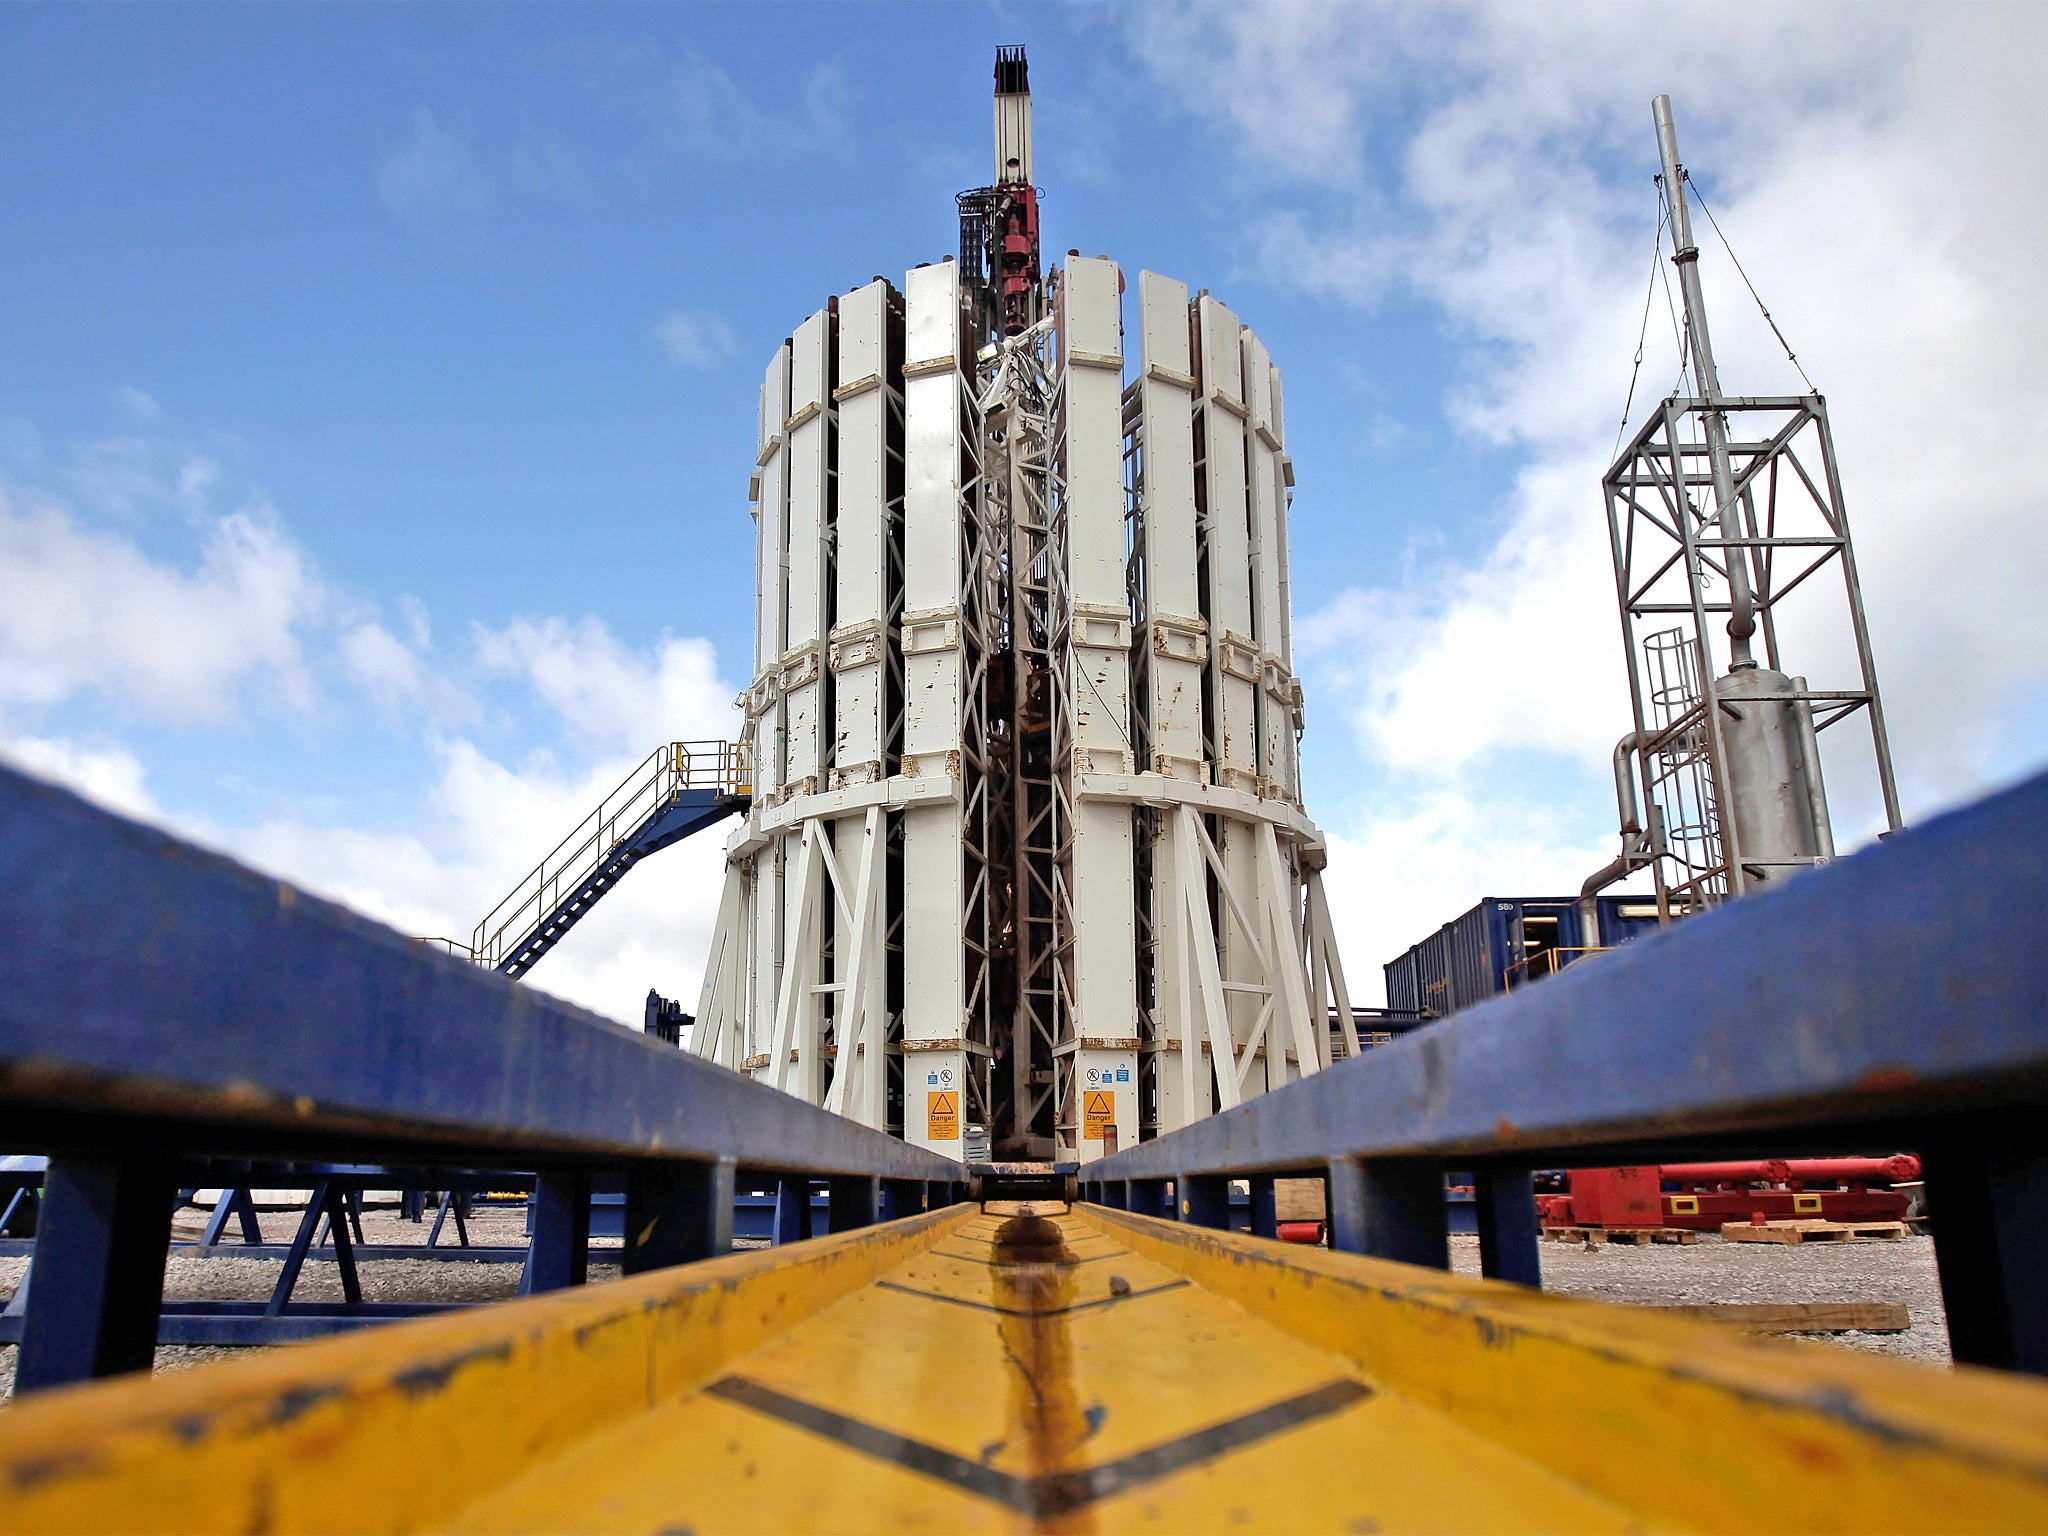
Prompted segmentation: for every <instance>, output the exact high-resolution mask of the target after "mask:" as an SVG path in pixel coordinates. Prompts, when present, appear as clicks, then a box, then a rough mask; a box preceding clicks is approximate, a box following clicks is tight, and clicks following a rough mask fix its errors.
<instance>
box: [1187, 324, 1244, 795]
mask: <svg viewBox="0 0 2048 1536" xmlns="http://www.w3.org/2000/svg"><path fill="white" fill-rule="evenodd" d="M1195 312H1196V321H1197V323H1196V336H1197V339H1198V341H1199V343H1200V346H1201V354H1200V356H1199V357H1198V358H1197V362H1198V364H1199V366H1200V375H1199V377H1200V383H1201V391H1202V394H1201V406H1200V410H1201V413H1202V420H1203V427H1204V444H1203V462H1202V499H1203V534H1204V537H1205V539H1206V548H1207V552H1208V557H1209V558H1208V589H1207V590H1206V591H1205V592H1204V593H1203V594H1202V607H1203V613H1204V615H1205V616H1206V617H1207V619H1208V621H1209V677H1210V689H1211V692H1212V695H1213V697H1214V701H1215V709H1216V714H1215V716H1214V717H1213V718H1212V719H1211V720H1210V721H1209V734H1210V736H1211V738H1212V741H1213V745H1214V748H1215V753H1216V759H1215V762H1214V764H1213V766H1212V770H1211V772H1212V777H1213V778H1214V780H1215V782H1216V783H1218V784H1220V785H1223V786H1224V787H1225V788H1229V789H1243V790H1248V791H1251V792H1254V793H1256V792H1257V789H1258V751H1257V744H1256V743H1257V729H1258V722H1257V719H1256V711H1255V703H1254V699H1255V692H1256V688H1257V683H1258V675H1259V666H1258V646H1257V642H1256V641H1255V640H1254V639H1253V638H1252V593H1251V547H1250V546H1251V535H1250V528H1249V525H1248V522H1247V517H1246V508H1245V463H1244V422H1245V417H1246V414H1247V412H1246V408H1245V405H1244V365H1243V358H1242V354H1241V351H1240V348H1239V344H1238V323H1237V316H1235V315H1234V314H1232V313H1231V312H1230V311H1229V310H1228V309H1226V308H1225V307H1224V306H1223V305H1221V304H1219V303H1217V302H1216V301H1215V300H1214V299H1211V298H1207V297H1204V298H1202V299H1199V300H1197V301H1196V304H1195Z"/></svg>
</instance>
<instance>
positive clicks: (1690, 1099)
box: [1082, 775, 2048, 1371]
mask: <svg viewBox="0 0 2048 1536" xmlns="http://www.w3.org/2000/svg"><path fill="white" fill-rule="evenodd" d="M2044 1106H2048V775H2044V776H2042V777H2038V778H2035V779H2033V780H2030V781H2029V782H2027V783H2025V784H2022V785H2020V786H2018V787H2017V788H2015V789H2012V790H2009V791H2007V792H2005V793H2003V794H2000V795H1996V796H1994V797H1992V798H1990V799H1988V800H1985V801H1983V802H1981V803H1979V804H1977V805H1975V806H1972V807H1970V808H1968V809H1967V810H1964V811H1960V812H1957V813H1954V814H1952V815H1948V816H1944V817H1940V818H1938V819H1936V820H1934V821H1931V822H1928V823H1927V824H1925V825H1924V826H1921V827H1918V828H1916V829H1913V830H1911V831H1908V832H1904V833H1901V834H1899V835H1898V836H1896V837H1895V838H1892V839H1890V840H1889V841H1888V842H1887V843H1885V844H1884V845H1883V846H1882V847H1878V848H1872V849H1869V850H1866V851H1864V852H1862V853H1859V854H1857V855H1856V856H1854V857H1853V858H1849V859H1844V860H1841V861H1839V862H1838V863H1836V864H1834V865H1833V866H1831V867H1828V868H1825V869H1820V870H1816V871H1813V872H1812V873H1810V874H1805V875H1802V876H1800V877H1799V878H1798V879H1796V880H1792V881H1788V882H1787V883H1786V884H1785V885H1784V886H1783V887H1782V888H1781V889H1778V890H1773V891H1768V892H1764V893H1760V894H1757V895H1754V896H1748V897H1745V898H1743V899H1742V900H1741V901H1739V902H1734V903H1731V904H1730V905H1728V906H1726V907H1723V908H1721V909H1719V910H1717V911H1714V912H1711V913H1708V914H1706V915H1703V916H1700V917H1696V918H1692V919H1690V920H1688V921H1687V922H1685V923H1683V924H1680V925H1679V926H1677V927H1675V928H1673V929H1671V930H1669V931H1667V932H1664V933H1659V934H1655V935H1651V936H1648V937H1644V938H1640V939H1636V940H1632V941H1631V942H1630V943H1628V944H1627V945H1625V946H1623V947H1622V948H1621V949H1619V950H1617V951H1615V952H1614V953H1612V954H1608V955H1603V956H1600V957H1598V959H1597V960H1595V961H1593V962H1588V963H1583V964H1579V965H1573V966H1570V967H1567V968H1566V969H1565V970H1564V971H1563V972H1562V973H1561V974H1559V975H1557V976H1553V977H1549V978H1546V979H1545V980H1544V981H1543V982H1542V983H1541V984H1540V985H1535V986H1530V987H1526V988H1520V989H1517V990H1516V991H1515V992H1513V993H1512V994H1510V995H1508V996H1506V997H1503V998H1500V999H1498V1000H1496V1001H1494V1002H1490V1003H1486V1004H1482V1005H1480V1006H1478V1007H1474V1008H1472V1009H1469V1010H1467V1011H1465V1012H1462V1013H1460V1014H1458V1015H1457V1016H1456V1017H1454V1018H1452V1019H1448V1020H1446V1021H1444V1022H1443V1023H1441V1024H1437V1025H1433V1026H1431V1027H1430V1028H1429V1029H1426V1030H1422V1031H1419V1032H1417V1033H1416V1034H1414V1035H1411V1036H1408V1037H1406V1038H1404V1039H1401V1040H1398V1041H1395V1042H1393V1043H1392V1044H1390V1045H1387V1046H1383V1047H1381V1048H1380V1049H1378V1050H1374V1051H1371V1052H1368V1053H1366V1054H1365V1055H1363V1056H1361V1057H1359V1058H1357V1059H1356V1060H1352V1061H1346V1062H1342V1063H1339V1064H1338V1065H1337V1066H1336V1067H1334V1068H1333V1069H1331V1070H1330V1071H1327V1072H1322V1073H1318V1074H1317V1075H1316V1076H1314V1077H1312V1078H1309V1079H1307V1080H1306V1081H1304V1082H1301V1083H1297V1084H1294V1085H1292V1086H1290V1087H1288V1088H1286V1089H1283V1090H1281V1091H1279V1092H1277V1093H1271V1094H1266V1095H1264V1096H1262V1097H1260V1098H1257V1099H1254V1100H1253V1101H1251V1102H1250V1103H1249V1104H1246V1105H1243V1106H1241V1107H1240V1108H1238V1109H1235V1110H1232V1111H1230V1112H1228V1113H1226V1114H1222V1115H1217V1116H1215V1117H1213V1118H1211V1119H1208V1120H1203V1121H1200V1122H1198V1123H1196V1124H1195V1125H1192V1126H1190V1127H1188V1128H1187V1129H1185V1130H1182V1131H1179V1132H1176V1133H1175V1134H1173V1135H1171V1136H1166V1137H1162V1138H1160V1139H1159V1140H1156V1141H1151V1142H1146V1143H1143V1144H1141V1145H1139V1146H1136V1147H1131V1148H1128V1149H1126V1150H1124V1151H1121V1152H1118V1153H1116V1154H1114V1155H1113V1156H1110V1157H1107V1158H1103V1159H1101V1160H1100V1161H1098V1162H1095V1163H1091V1164H1089V1165H1087V1167H1086V1168H1085V1169H1084V1170H1083V1173H1082V1178H1083V1180H1084V1184H1085V1192H1086V1193H1088V1194H1089V1195H1090V1196H1091V1197H1097V1198H1100V1197H1102V1196H1104V1195H1105V1193H1107V1192H1109V1191H1110V1190H1113V1189H1116V1186H1128V1189H1127V1191H1125V1190H1116V1193H1114V1194H1110V1195H1109V1198H1110V1199H1112V1200H1115V1199H1116V1198H1118V1197H1119V1196H1121V1197H1122V1198H1124V1199H1127V1200H1128V1201H1129V1203H1130V1206H1131V1208H1132V1209H1138V1208H1141V1206H1143V1207H1145V1208H1150V1205H1151V1203H1152V1202H1153V1201H1154V1200H1155V1199H1156V1196H1154V1195H1153V1194H1152V1191H1153V1190H1154V1189H1156V1188H1159V1187H1161V1186H1162V1183H1163V1181H1165V1180H1175V1181H1179V1182H1180V1183H1182V1184H1187V1183H1190V1182H1192V1181H1195V1180H1206V1179H1213V1178H1216V1177H1225V1176H1228V1177H1244V1176H1246V1175H1249V1174H1253V1173H1260V1174H1265V1173H1273V1174H1289V1173H1292V1174H1302V1173H1323V1174H1325V1176H1326V1177H1327V1178H1328V1180H1329V1184H1330V1219H1331V1227H1332V1236H1333V1241H1335V1242H1336V1243H1337V1245H1338V1246H1340V1247H1346V1248H1356V1249H1358V1250H1360V1251H1365V1252H1373V1253H1381V1254H1386V1255H1389V1256H1393V1257H1404V1258H1415V1259H1417V1260H1419V1261H1421V1262H1427V1263H1438V1264H1440V1263H1442V1262H1443V1259H1442V1256H1441V1255H1442V1253H1443V1248H1442V1241H1443V1239H1442V1223H1443V1200H1442V1194H1441V1178H1442V1172H1443V1169H1444V1168H1445V1167H1446V1166H1456V1167H1461V1168H1462V1167H1471V1168H1474V1169H1475V1170H1477V1171H1478V1174H1479V1177H1480V1180H1481V1183H1480V1188H1481V1190H1482V1191H1484V1200H1485V1205H1486V1207H1487V1210H1486V1212H1485V1213H1484V1215H1483V1217H1482V1222H1481V1235H1482V1239H1483V1240H1486V1241H1485V1242H1484V1247H1485V1248H1487V1249H1490V1250H1491V1253H1490V1255H1489V1264H1488V1268H1489V1270H1490V1271H1491V1272H1493V1273H1495V1274H1500V1275H1507V1276H1513V1277H1516V1278H1523V1277H1531V1278H1533V1275H1534V1272H1535V1262H1534V1247H1533V1245H1534V1240H1535V1235H1534V1227H1533V1210H1532V1209H1529V1208H1527V1207H1525V1206H1524V1204H1523V1201H1524V1199H1525V1195H1524V1193H1523V1181H1524V1180H1525V1178H1526V1173H1527V1170H1529V1169H1531V1168H1533V1167H1536V1166H1557V1165H1558V1164H1559V1163H1561V1162H1565V1161H1570V1162H1574V1163H1579V1164H1598V1163H1602V1162H1609V1163H1626V1162H1640V1161H1655V1160H1657V1159H1659V1158H1664V1159H1673V1158H1676V1157H1682V1156H1688V1155H1698V1154H1717V1153H1718V1154H1725V1153H1729V1152H1734V1151H1736V1150H1740V1149H1744V1148H1754V1147H1759V1146H1761V1147H1762V1148H1764V1149H1766V1150H1768V1151H1770V1152H1772V1153H1776V1154H1783V1153H1787V1152H1792V1151H1804V1150H1813V1151H1828V1150H1844V1149H1852V1148H1853V1149H1861V1150H1867V1149H1868V1148H1870V1147H1873V1146H1878V1147H1882V1148H1885V1149H1891V1148H1894V1147H1901V1148H1907V1149H1912V1150H1919V1151H1921V1152H1922V1153H1923V1155H1924V1156H1925V1157H1926V1159H1927V1164H1928V1183H1929V1195H1930V1202H1931V1204H1932V1206H1933V1208H1934V1211H1935V1213H1936V1221H1937V1224H1938V1225H1937V1232H1938V1243H1937V1256H1938V1259H1939V1263H1940V1267H1941V1275H1942V1285H1943V1291H1944V1296H1945V1298H1946V1299H1947V1302H1948V1310H1949V1315H1950V1319H1951V1342H1952V1343H1953V1345H1954V1346H1955V1350H1956V1354H1957V1357H1958V1358H1959V1359H1964V1360H1969V1361H1972V1362H1976V1363H1986V1364H1996V1365H2016V1366H2020V1367H2022V1368H2025V1369H2030V1370H2036V1371H2048V1280H2044V1276H2048V1117H2044V1116H2043V1115H2042V1114H2041V1110H2042V1108H2043V1107H2044ZM1524 1212H1526V1214H1522V1213H1524ZM1489 1217H1490V1221H1489V1220H1488V1219H1487V1218H1489ZM1489 1225H1490V1227H1491V1232H1490V1234H1489V1230H1488V1228H1489Z"/></svg>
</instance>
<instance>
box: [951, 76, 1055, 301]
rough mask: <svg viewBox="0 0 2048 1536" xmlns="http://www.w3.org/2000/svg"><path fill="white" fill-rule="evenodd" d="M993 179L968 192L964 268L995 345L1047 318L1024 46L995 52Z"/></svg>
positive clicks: (962, 201)
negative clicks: (1032, 178)
mask: <svg viewBox="0 0 2048 1536" xmlns="http://www.w3.org/2000/svg"><path fill="white" fill-rule="evenodd" d="M995 146H996V154H995V176H994V183H993V185H991V186H986V187H973V188H970V189H969V190H968V191H965V192H962V193H961V194H960V195H959V196H958V198H957V199H956V201H957V202H958V204H959V206H960V268H961V273H962V275H963V276H964V277H965V278H966V280H967V286H968V291H969V292H970V293H972V294H974V295H975V301H976V306H977V309H978V311H979V320H980V324H981V328H982V330H983V332H984V334H985V336H986V338H987V339H988V340H990V341H999V340H1002V339H1004V338H1007V337H1011V336H1016V335H1019V334H1020V333H1022V332H1024V331H1027V330H1029V329H1030V328H1031V327H1032V326H1033V325H1035V324H1037V323H1038V321H1039V320H1040V319H1041V318H1042V317H1043V315H1044V313H1045V271H1044V262H1043V260H1042V258H1041V254H1040V246H1039V237H1038V188H1037V187H1036V186H1035V185H1033V183H1032V180H1031V77H1030V73H1029V67H1028V66H1027V64H1026V63H1025V59H1024V50H1023V48H1021V47H1007V48H998V49H997V50H996V95H995Z"/></svg>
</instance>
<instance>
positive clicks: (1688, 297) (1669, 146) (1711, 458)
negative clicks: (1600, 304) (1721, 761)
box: [1653, 96, 1756, 686]
mask: <svg viewBox="0 0 2048 1536" xmlns="http://www.w3.org/2000/svg"><path fill="white" fill-rule="evenodd" d="M1653 110H1654V114H1655V116H1656V120H1657V148H1658V150H1659V151H1660V152H1661V153H1662V155H1663V158H1664V189H1665V192H1666V194H1667V195H1668V196H1669V197H1670V200H1671V239H1672V244H1673V246H1674V247H1675V249H1674V251H1673V254H1672V257H1671V260H1672V263H1673V264H1674V265H1675V266H1676V267H1677V268H1678V283H1679V288H1680V290H1681V292H1682V293H1683V295H1684V298H1685V324H1686V330H1687V331H1688V332H1689V333H1690V335H1691V336H1692V351H1693V366H1694V368H1695V369H1696V370H1697V372H1698V374H1699V381H1700V393H1701V395H1702V396H1703V397H1704V399H1705V410H1704V412H1703V416H1704V418H1705V425H1706V433H1707V462H1708V464H1709V465H1710V466H1711V468H1712V471H1713V476H1714V510H1715V514H1716V519H1717V522H1718V525H1719V527H1720V530H1721V537H1722V538H1723V539H1738V538H1740V537H1741V536H1742V525H1741V521H1740V518H1739V515H1738V513H1737V511H1736V500H1735V474H1734V471H1733V469H1732V468H1731V467H1730V465H1729V462H1728V422H1727V418H1726V417H1724V416H1723V415H1722V413H1721V376H1720V373H1719V372H1718V371H1717V370H1716V369H1715V367H1714V344H1713V341H1712V340H1711V339H1710V338H1709V336H1708V334H1707V300H1706V295H1705V293H1704V292H1703V291H1702V290H1701V288H1700V271H1699V255H1700V253H1699V247H1697V246H1696V245H1694V244H1693V239H1692V213H1691V210H1690V208H1689V207H1688V206H1687V202H1686V192H1685V167H1684V166H1683V165H1682V164H1680V163H1679V159H1678V129H1677V126H1676V125H1675V124H1674V123H1673V122H1672V120H1671V98H1670V97H1669V96H1659V97H1658V98H1657V101H1656V105H1655V107H1654V109H1653ZM1678 464H1679V461H1678V460H1676V459H1674V460H1673V461H1672V467H1673V470H1674V472H1675V471H1676V470H1677V467H1678ZM1683 489H1684V486H1683V482H1682V481H1681V484H1680V491H1681V493H1682V492H1683ZM1722 558H1723V561H1724V562H1725V564H1726V567H1727V571H1728V596H1729V606H1730V608H1731V609H1732V610H1733V612H1731V613H1730V614H1729V615H1728V639H1729V642H1730V647H1731V654H1730V656H1729V670H1730V671H1739V670H1742V669H1745V668H1748V667H1753V666H1755V665H1756V663H1755V661H1753V660H1752V659H1751V657H1750V650H1749V640H1750V636H1752V635H1754V634H1755V633H1756V612H1755V599H1754V598H1753V597H1752V596H1751V594H1750V589H1749V566H1748V558H1749V557H1748V553H1747V551H1746V550H1745V549H1744V548H1742V547H1740V546H1731V547H1726V548H1724V549H1723V550H1722ZM1701 682H1702V683H1703V684H1708V685H1709V686H1710V685H1711V680H1710V679H1707V678H1702V679H1701Z"/></svg>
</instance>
